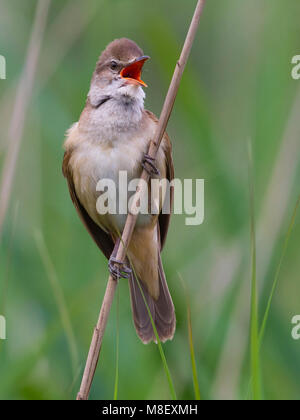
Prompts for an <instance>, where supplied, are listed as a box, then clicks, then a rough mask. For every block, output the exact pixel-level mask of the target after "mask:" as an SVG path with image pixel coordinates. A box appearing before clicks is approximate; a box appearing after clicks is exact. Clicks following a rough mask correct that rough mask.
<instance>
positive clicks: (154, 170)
mask: <svg viewBox="0 0 300 420" xmlns="http://www.w3.org/2000/svg"><path fill="white" fill-rule="evenodd" d="M154 162H155V159H154V158H153V157H151V156H149V155H147V154H144V158H143V160H142V167H143V168H144V169H145V170H146V171H147V172H148V174H149V175H160V172H159V169H158V168H157V167H156V166H155V164H154ZM147 164H148V165H149V166H147ZM149 167H150V168H149Z"/></svg>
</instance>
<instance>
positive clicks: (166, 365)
mask: <svg viewBox="0 0 300 420" xmlns="http://www.w3.org/2000/svg"><path fill="white" fill-rule="evenodd" d="M127 257H128V259H129V262H130V265H131V268H132V270H133V273H134V276H135V278H136V280H137V283H138V286H139V289H140V291H141V294H142V297H143V300H144V303H145V305H146V308H147V311H148V314H149V317H150V321H151V324H152V328H153V331H154V334H155V338H156V341H157V346H158V350H159V354H160V357H161V360H162V363H163V367H164V370H165V373H166V376H167V381H168V385H169V389H170V393H171V396H172V399H173V400H177V396H176V391H175V387H174V384H173V380H172V377H171V372H170V369H169V367H168V363H167V359H166V356H165V353H164V350H163V348H162V344H161V341H160V339H159V335H158V332H157V329H156V326H155V323H154V321H153V318H152V315H151V311H150V308H149V306H148V303H147V300H146V298H145V295H144V292H143V289H142V286H141V284H140V281H139V279H138V277H137V274H136V272H135V269H134V266H133V263H132V261H131V259H130V257H129V256H128V255H127Z"/></svg>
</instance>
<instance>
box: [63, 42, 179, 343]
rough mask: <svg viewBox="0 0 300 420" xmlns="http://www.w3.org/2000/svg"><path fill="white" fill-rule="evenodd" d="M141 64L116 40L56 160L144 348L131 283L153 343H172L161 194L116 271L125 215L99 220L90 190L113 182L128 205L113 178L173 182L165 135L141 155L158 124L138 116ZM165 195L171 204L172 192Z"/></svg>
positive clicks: (142, 113) (129, 46)
mask: <svg viewBox="0 0 300 420" xmlns="http://www.w3.org/2000/svg"><path fill="white" fill-rule="evenodd" d="M148 58H149V57H147V56H144V55H143V51H142V50H141V49H140V48H139V47H138V46H137V44H136V43H134V42H133V41H131V40H129V39H126V38H122V39H117V40H115V41H113V42H111V43H110V44H109V45H108V46H107V47H106V49H105V50H104V51H103V52H102V54H101V56H100V57H99V60H98V62H97V65H96V69H95V71H94V74H93V77H92V80H91V85H90V90H89V93H88V97H87V101H86V105H85V107H84V109H83V111H82V113H81V116H80V118H79V121H78V122H77V123H75V124H74V125H73V126H72V127H71V128H70V129H69V131H68V132H67V138H66V141H65V144H64V148H65V154H64V160H63V174H64V176H65V177H66V178H67V181H68V187H69V191H70V195H71V198H72V201H73V203H74V205H75V207H76V210H77V212H78V214H79V216H80V218H81V220H82V222H83V223H84V225H85V227H86V229H87V230H88V232H89V233H90V235H91V236H92V238H93V239H94V241H95V242H96V244H97V245H98V247H99V248H100V250H101V251H102V252H103V254H104V255H105V256H106V257H107V258H108V259H109V270H110V272H111V274H112V275H113V277H114V278H115V279H118V278H119V277H124V278H128V279H129V285H130V294H131V306H132V312H133V320H134V325H135V327H136V331H137V334H138V335H139V337H140V338H141V340H142V341H143V342H144V343H148V342H150V341H151V340H154V341H156V339H155V334H154V331H153V328H152V324H151V320H150V317H149V314H148V311H147V308H146V305H145V302H144V300H143V297H142V294H141V291H140V288H139V286H138V283H137V280H136V278H135V275H137V277H138V279H139V280H140V284H141V286H142V289H143V292H144V295H145V297H146V300H147V303H148V305H149V308H150V310H151V314H152V317H153V320H154V322H155V325H156V328H157V331H158V334H159V337H160V340H161V341H166V340H168V339H172V338H173V335H174V331H175V324H176V319H175V312H174V305H173V302H172V298H171V296H170V293H169V289H168V285H167V282H166V278H165V274H164V270H163V266H162V262H161V255H160V253H161V250H162V248H163V246H164V243H165V240H166V236H167V232H168V227H169V221H170V214H163V213H162V211H161V209H162V205H163V203H164V200H165V199H166V196H165V195H164V194H160V200H159V211H158V212H153V211H152V213H151V212H150V213H149V214H139V216H138V220H137V224H136V227H135V229H134V232H133V235H132V239H131V243H130V245H129V248H128V254H127V255H128V260H127V262H126V265H125V264H123V265H122V264H120V263H119V262H118V261H116V259H115V255H116V245H117V244H118V241H119V239H118V238H119V232H122V230H123V228H124V225H125V221H126V217H127V214H126V212H124V213H125V214H121V213H120V212H116V214H112V213H108V214H99V212H98V211H97V208H96V202H97V199H98V198H99V195H100V193H99V191H97V188H96V186H97V183H98V182H99V180H101V179H110V180H112V181H114V182H115V185H116V187H117V197H118V199H117V200H118V202H120V201H122V199H124V197H126V198H125V199H126V200H127V196H125V195H124V194H125V191H124V190H123V189H121V188H119V181H118V179H119V173H120V171H126V173H127V177H128V183H129V182H130V181H131V180H133V179H138V178H139V177H140V175H141V171H142V166H144V167H145V168H146V169H147V170H148V172H149V173H150V174H151V177H150V178H152V179H153V178H156V179H168V180H169V181H171V180H172V179H173V178H174V169H173V160H172V148H171V142H170V139H169V137H168V135H167V133H165V134H164V136H163V139H162V142H161V145H160V148H159V151H158V155H157V158H156V162H153V161H152V160H151V159H150V158H149V156H148V155H147V151H148V148H149V144H150V142H151V140H153V137H154V133H155V131H156V127H157V123H158V120H157V118H156V117H155V116H154V114H152V113H151V112H149V111H147V110H145V109H144V98H145V93H144V91H143V88H142V87H143V86H146V84H145V83H144V82H143V81H142V80H141V71H142V67H143V65H144V63H145V61H146V60H147V59H148ZM149 187H150V184H149ZM149 190H150V188H149ZM170 191H171V192H170V196H171V197H170V200H171V202H172V201H173V190H172V188H171V190H170ZM129 198H130V194H128V199H129ZM113 199H116V198H113ZM126 204H127V201H126ZM155 213H156V214H155ZM131 265H133V268H134V269H133V270H132V267H131Z"/></svg>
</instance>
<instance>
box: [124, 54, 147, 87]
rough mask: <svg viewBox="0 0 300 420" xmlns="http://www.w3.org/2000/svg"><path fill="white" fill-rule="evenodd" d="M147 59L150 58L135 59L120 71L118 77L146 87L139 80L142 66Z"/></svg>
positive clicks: (144, 56) (145, 56)
mask: <svg viewBox="0 0 300 420" xmlns="http://www.w3.org/2000/svg"><path fill="white" fill-rule="evenodd" d="M149 58H150V57H148V56H147V55H143V56H142V57H139V58H137V59H136V60H135V61H133V62H132V63H130V64H129V65H128V66H126V67H124V68H123V69H122V70H121V73H120V76H121V77H122V78H123V79H126V80H128V81H129V82H131V83H135V84H139V85H142V86H145V87H147V85H146V83H145V82H143V80H142V79H141V74H142V68H143V65H144V63H145V61H147V60H148V59H149Z"/></svg>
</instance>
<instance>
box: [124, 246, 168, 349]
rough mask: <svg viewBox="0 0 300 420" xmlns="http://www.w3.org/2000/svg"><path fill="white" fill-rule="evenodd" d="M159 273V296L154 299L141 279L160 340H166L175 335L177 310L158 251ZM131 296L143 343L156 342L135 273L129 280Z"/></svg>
mask: <svg viewBox="0 0 300 420" xmlns="http://www.w3.org/2000/svg"><path fill="white" fill-rule="evenodd" d="M158 273H159V297H158V299H154V298H153V297H152V296H151V295H150V294H149V292H148V290H147V287H146V286H145V285H144V284H143V283H142V282H141V281H139V284H140V287H141V288H142V290H143V293H144V296H145V298H146V302H147V304H148V307H149V309H150V312H151V316H152V319H153V321H154V324H155V326H156V329H157V333H158V336H159V339H160V341H162V342H165V341H166V340H171V339H172V338H173V336H174V332H175V327H176V318H175V310H174V305H173V302H172V298H171V295H170V292H169V289H168V285H167V282H166V277H165V273H164V270H163V266H162V262H161V257H160V253H158ZM129 286H130V296H131V306H132V314H133V321H134V325H135V328H136V331H137V334H138V336H139V337H140V339H141V340H142V341H143V343H145V344H146V343H149V342H150V341H152V340H153V341H155V342H156V337H155V334H154V331H153V327H152V323H151V320H150V317H149V313H148V310H147V307H146V305H145V302H144V299H143V296H142V294H141V291H140V287H139V285H138V283H137V280H136V278H135V277H134V274H132V276H131V278H130V280H129Z"/></svg>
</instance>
